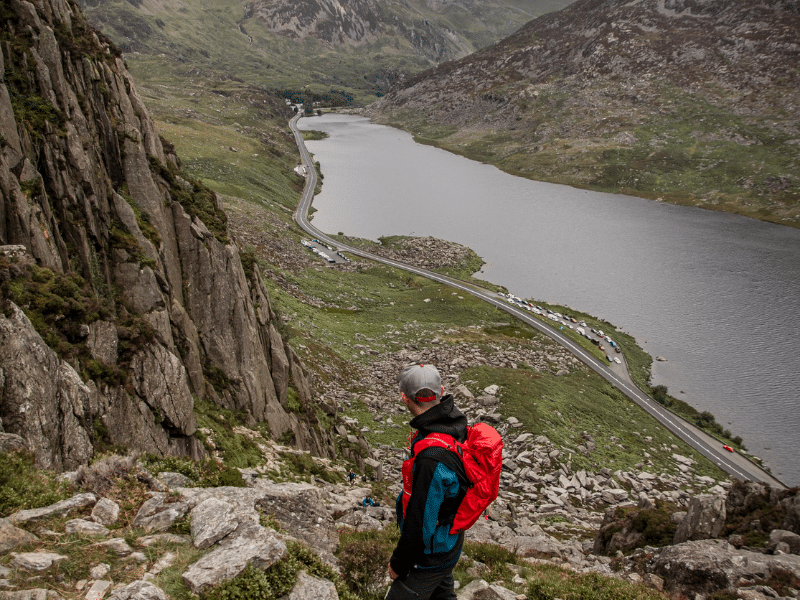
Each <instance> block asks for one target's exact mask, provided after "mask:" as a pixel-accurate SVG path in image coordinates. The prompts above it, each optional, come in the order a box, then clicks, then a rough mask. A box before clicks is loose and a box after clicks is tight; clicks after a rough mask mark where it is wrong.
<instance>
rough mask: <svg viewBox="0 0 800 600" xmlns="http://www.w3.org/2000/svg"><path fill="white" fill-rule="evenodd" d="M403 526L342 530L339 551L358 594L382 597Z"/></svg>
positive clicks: (349, 581) (366, 596)
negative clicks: (385, 580) (391, 559)
mask: <svg viewBox="0 0 800 600" xmlns="http://www.w3.org/2000/svg"><path fill="white" fill-rule="evenodd" d="M399 538H400V530H399V529H398V528H397V527H389V528H387V529H384V530H383V531H358V532H357V531H352V532H342V533H341V534H340V536H339V540H340V545H339V552H338V554H337V556H338V558H339V563H340V564H341V567H342V572H343V573H344V579H345V582H346V583H347V585H348V587H349V588H350V591H352V592H353V593H354V594H356V595H357V596H358V597H359V598H365V599H372V598H375V599H377V598H380V597H382V596H383V594H380V593H379V592H381V591H385V589H384V590H381V588H382V587H383V586H384V579H385V577H386V565H388V564H389V559H390V558H391V556H392V551H393V550H394V547H395V545H396V544H397V540H398V539H399Z"/></svg>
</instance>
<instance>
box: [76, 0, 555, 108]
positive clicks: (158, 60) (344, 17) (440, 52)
mask: <svg viewBox="0 0 800 600" xmlns="http://www.w3.org/2000/svg"><path fill="white" fill-rule="evenodd" d="M568 3H569V0H527V1H525V2H515V1H512V0H492V1H490V2H481V3H472V2H462V1H453V2H441V3H440V2H427V3H426V2H422V1H413V2H403V3H395V2H386V1H374V0H362V1H351V2H347V3H342V4H340V5H338V6H339V8H338V9H334V8H332V6H331V5H329V4H328V3H325V2H319V1H317V0H304V1H299V2H298V1H292V2H289V1H285V2H284V1H282V2H269V3H268V2H260V1H257V0H251V1H249V2H246V3H242V2H235V1H233V0H220V1H218V2H214V3H212V4H211V5H209V4H208V3H203V2H200V1H198V0H189V1H184V2H177V1H174V0H165V1H156V0H137V1H135V2H133V1H131V2H129V1H127V0H84V1H83V2H81V4H82V6H83V9H84V11H85V12H86V14H87V17H88V18H89V20H90V21H91V22H92V24H93V25H95V26H96V27H97V28H98V29H100V30H102V31H103V32H104V33H105V34H106V35H108V36H109V37H110V38H111V39H112V40H113V41H114V42H115V43H116V44H117V46H118V47H119V48H120V50H121V51H122V52H123V53H124V54H125V57H126V60H128V62H129V66H130V68H131V70H132V72H133V74H134V76H135V77H136V78H137V81H139V84H140V85H147V82H148V81H149V80H151V79H160V78H163V77H165V76H168V77H170V78H173V79H174V80H177V81H183V80H184V79H186V78H189V79H190V80H192V79H193V80H197V79H202V80H206V81H209V82H210V81H238V82H243V83H247V84H249V85H254V86H258V87H259V88H262V89H269V90H281V91H284V92H287V93H288V91H294V92H297V93H298V94H299V93H300V92H301V91H305V92H306V93H311V94H316V95H317V97H319V98H320V99H321V100H323V101H325V102H326V103H327V104H330V103H331V102H333V103H336V104H340V105H364V104H367V103H368V102H371V101H372V100H374V99H375V97H376V95H377V96H379V95H382V94H383V93H385V92H386V91H387V90H388V89H389V87H390V85H391V84H392V83H393V82H394V81H396V80H397V79H399V78H400V77H402V76H405V75H409V74H413V73H417V72H419V71H422V70H424V69H426V68H428V67H431V66H434V65H436V64H438V63H439V62H442V61H445V60H451V59H454V58H459V57H463V56H466V55H467V54H469V53H470V52H472V51H474V50H475V49H477V48H481V47H484V46H486V45H488V44H491V43H493V42H495V41H497V40H499V39H502V38H503V37H505V36H507V35H509V34H511V33H513V32H514V31H515V30H516V29H517V28H519V27H520V26H521V25H523V24H524V23H526V22H527V21H529V20H530V19H532V18H534V17H536V16H538V15H541V14H545V13H547V12H550V11H553V10H557V9H559V8H562V7H564V6H566V5H567V4H568Z"/></svg>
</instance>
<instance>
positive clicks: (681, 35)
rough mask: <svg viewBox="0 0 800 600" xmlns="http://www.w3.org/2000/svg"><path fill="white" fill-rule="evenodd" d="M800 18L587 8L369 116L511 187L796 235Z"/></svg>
mask: <svg viewBox="0 0 800 600" xmlns="http://www.w3.org/2000/svg"><path fill="white" fill-rule="evenodd" d="M799 32H800V12H798V9H797V4H796V3H792V2H784V1H783V0H772V1H770V2H761V1H760V0H744V1H742V0H712V1H710V2H702V3H698V2H694V1H692V0H674V1H671V2H666V3H665V2H663V1H661V2H658V1H657V0H645V1H643V2H637V3H635V4H634V5H630V4H623V3H618V2H609V1H607V0H579V1H578V2H575V3H574V4H571V5H570V6H568V7H567V8H565V9H563V10H561V11H558V12H556V13H551V14H548V15H546V16H543V17H540V18H538V19H536V20H534V21H531V22H530V23H528V24H527V25H525V26H524V27H522V28H521V29H520V30H519V31H518V32H516V33H515V34H513V35H512V36H510V37H508V38H507V39H505V40H503V41H501V42H498V43H497V44H495V45H493V46H491V47H489V48H486V49H484V50H482V51H479V52H476V53H475V54H473V55H470V56H468V57H466V58H463V59H460V60H457V61H452V62H449V63H446V64H442V65H439V66H438V67H437V68H435V69H432V70H429V71H427V72H425V73H423V74H420V75H417V76H415V77H411V78H408V79H407V80H405V81H404V82H403V83H402V84H401V85H399V86H398V87H396V88H395V89H394V90H393V91H392V92H391V93H390V94H389V95H388V96H386V97H385V98H382V99H381V100H379V101H378V102H376V103H375V104H374V105H372V106H371V107H370V109H369V111H368V115H369V116H370V117H372V118H373V119H375V120H377V121H379V122H381V123H387V124H390V125H393V126H396V127H400V128H403V129H406V130H408V131H410V132H411V133H413V134H414V135H415V136H416V139H417V140H418V141H420V142H422V143H429V144H434V145H436V146H440V147H442V148H445V149H447V150H449V151H451V152H456V153H459V154H463V155H465V156H468V157H470V158H473V159H475V160H479V161H482V162H487V163H491V164H494V165H497V166H498V167H500V168H502V169H504V170H505V171H508V172H509V173H512V174H515V175H519V176H523V177H528V178H531V179H536V180H542V181H552V182H556V183H566V184H569V185H573V186H577V187H585V188H591V189H596V190H601V191H608V192H619V193H625V194H631V195H636V196H641V197H644V198H649V199H654V200H660V201H664V202H671V203H676V204H686V205H695V206H700V207H703V208H708V209H713V210H721V211H726V212H734V213H739V214H743V215H746V216H750V217H754V218H758V219H764V220H768V221H774V222H776V223H782V224H785V225H790V226H793V227H797V226H800V178H798V176H797V173H798V167H799V166H800V129H798V123H800V96H798V90H800V70H799V69H798V64H800V62H798V53H797V48H798V43H800V33H799Z"/></svg>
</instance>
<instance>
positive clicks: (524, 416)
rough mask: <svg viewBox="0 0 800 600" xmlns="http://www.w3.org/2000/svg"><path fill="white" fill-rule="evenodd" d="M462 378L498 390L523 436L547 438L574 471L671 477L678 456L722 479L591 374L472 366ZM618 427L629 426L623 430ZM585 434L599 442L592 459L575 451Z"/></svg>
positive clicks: (504, 411)
mask: <svg viewBox="0 0 800 600" xmlns="http://www.w3.org/2000/svg"><path fill="white" fill-rule="evenodd" d="M461 378H462V380H464V381H474V382H475V383H474V384H473V385H472V386H470V387H474V388H476V389H483V388H484V387H486V386H489V385H491V384H496V385H499V386H500V391H499V392H498V394H497V396H498V398H499V399H500V413H501V414H502V415H504V416H506V415H513V416H515V417H516V418H517V419H519V420H520V421H521V422H522V424H523V427H522V428H521V430H520V432H522V431H529V432H531V433H535V434H543V435H545V436H547V437H548V439H550V441H551V442H552V443H553V444H554V445H555V447H556V448H558V449H560V450H561V451H562V453H563V454H564V456H563V457H560V458H559V461H560V462H567V461H569V462H570V463H571V465H572V469H573V470H579V469H586V470H588V471H591V472H596V471H599V470H600V469H602V468H603V467H608V468H609V469H611V470H612V471H616V470H617V469H621V470H623V471H633V472H637V471H639V470H644V471H648V472H651V473H662V472H672V471H674V461H673V460H672V458H671V455H672V453H673V452H677V453H679V454H682V455H684V456H690V457H692V458H693V459H694V460H696V461H697V462H698V465H697V467H696V468H697V471H698V474H707V475H709V476H711V477H720V476H721V473H720V471H719V470H718V469H717V468H716V467H714V466H713V465H712V464H711V463H710V462H708V461H707V460H705V459H703V458H702V456H701V455H700V454H699V453H697V452H695V451H694V450H692V449H691V448H690V447H689V446H687V445H686V444H684V443H683V442H680V441H678V440H677V439H676V438H675V437H674V436H673V435H672V434H670V433H669V432H668V431H667V430H665V429H664V428H663V427H662V426H661V425H660V424H659V423H658V422H657V421H655V420H654V419H653V418H652V417H650V416H649V415H648V414H647V413H645V412H644V411H643V410H642V409H640V408H639V407H638V406H637V405H635V404H634V403H633V402H631V401H630V400H629V399H628V398H627V397H626V396H624V395H623V394H622V393H621V392H619V391H618V390H616V389H615V388H613V387H612V386H611V385H610V384H608V383H607V382H606V381H605V380H603V379H601V378H600V377H599V376H597V375H596V374H594V373H593V372H590V371H588V370H587V369H578V370H574V371H572V372H571V373H570V374H569V375H563V376H555V375H550V374H547V373H538V372H536V371H533V370H532V369H526V368H518V369H508V368H503V369H498V368H491V367H473V368H469V369H467V370H466V371H465V372H464V373H462V376H461ZM620 423H625V424H626V426H625V427H620ZM584 432H588V433H589V434H590V435H591V436H592V438H593V439H594V441H595V443H596V450H595V451H594V452H591V453H590V454H589V455H588V456H587V455H584V454H583V453H581V452H580V451H579V450H578V449H577V447H578V446H579V445H583V446H585V445H586V440H585V439H584V438H583V433H584ZM648 438H650V439H649V440H648ZM673 444H674V445H675V446H676V447H677V449H673V448H672V445H673ZM645 452H648V453H649V454H650V458H649V459H646V458H645V457H644V453H645ZM642 463H643V465H642V467H637V465H639V464H642Z"/></svg>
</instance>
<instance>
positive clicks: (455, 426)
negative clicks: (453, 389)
mask: <svg viewBox="0 0 800 600" xmlns="http://www.w3.org/2000/svg"><path fill="white" fill-rule="evenodd" d="M411 426H412V427H413V428H414V429H416V430H417V436H416V437H415V438H414V442H412V449H413V444H414V443H415V442H417V441H418V440H421V439H422V438H424V437H425V436H426V435H428V434H429V433H446V434H448V435H452V436H453V437H454V438H455V439H456V440H458V441H459V442H463V441H464V440H466V438H467V418H466V417H465V416H464V414H463V413H462V412H461V411H460V410H459V409H458V408H456V407H455V405H454V404H453V396H452V395H449V394H448V395H446V396H444V397H443V398H442V401H441V402H440V403H439V404H437V405H436V406H434V407H432V408H430V409H428V410H426V411H425V412H424V413H422V414H421V415H419V416H417V417H414V419H412V420H411ZM448 455H452V456H448ZM452 457H455V454H454V453H453V452H451V451H450V450H444V449H441V448H428V449H426V450H423V451H422V452H420V453H419V455H418V456H417V457H416V458H415V460H414V476H413V484H412V488H411V497H410V499H409V501H408V506H407V509H406V514H403V502H402V498H403V493H402V491H401V492H400V495H399V496H398V498H397V507H396V508H397V522H398V525H400V531H401V533H400V540H399V541H398V542H397V547H396V548H395V550H394V553H393V554H392V558H391V560H390V561H389V564H390V565H391V566H392V569H393V570H394V572H395V573H397V574H398V576H399V577H401V578H402V577H405V575H406V574H407V573H408V571H409V570H410V569H411V568H412V567H418V568H421V569H446V568H452V567H453V566H455V564H456V563H457V562H458V559H459V557H460V556H461V548H462V546H463V545H464V534H463V533H460V534H451V533H450V524H451V523H452V517H453V515H455V512H456V509H457V508H458V505H459V503H460V502H461V499H462V498H463V496H464V488H463V485H462V482H463V467H461V466H460V462H459V461H458V459H457V458H456V461H455V464H453V463H452V461H450V460H448V459H450V458H452ZM459 471H460V473H459Z"/></svg>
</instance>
